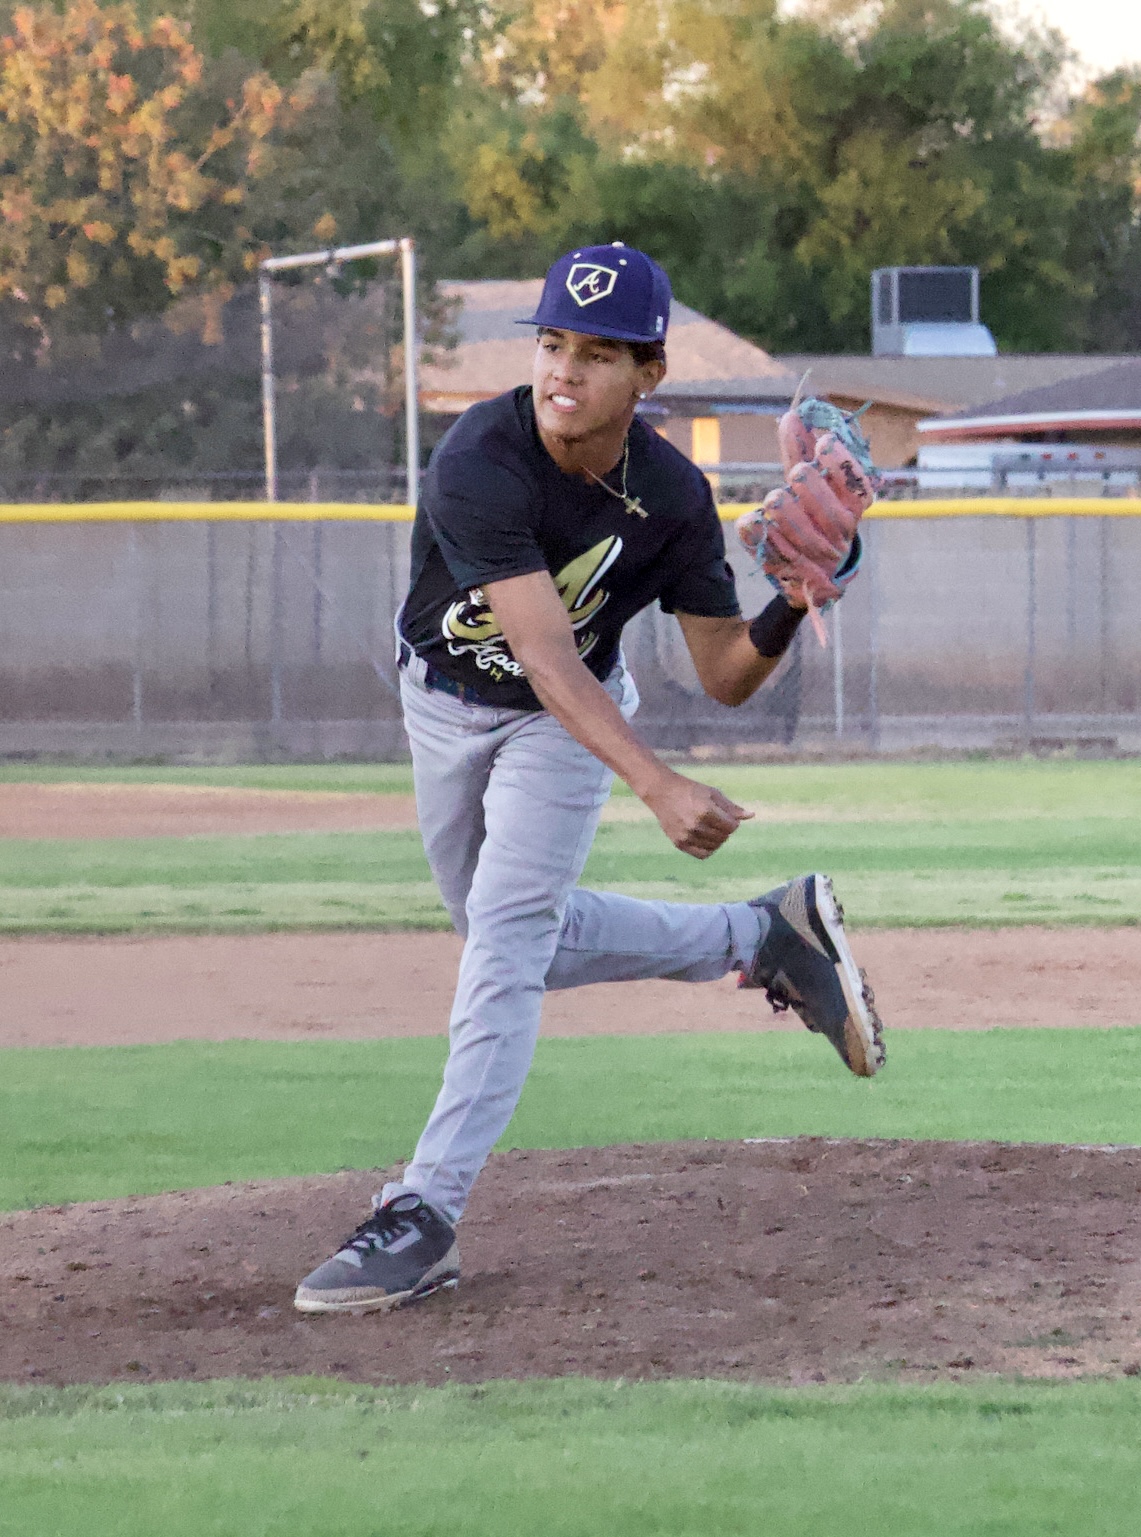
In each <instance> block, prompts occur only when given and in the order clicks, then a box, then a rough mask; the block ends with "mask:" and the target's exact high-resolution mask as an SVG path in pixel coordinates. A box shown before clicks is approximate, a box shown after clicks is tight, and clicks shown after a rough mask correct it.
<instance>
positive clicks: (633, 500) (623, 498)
mask: <svg viewBox="0 0 1141 1537" xmlns="http://www.w3.org/2000/svg"><path fill="white" fill-rule="evenodd" d="M629 468H630V438H629V435H627V437H626V441H625V442H624V444H623V445H622V489H621V491H615V489H614V487H613V486H608V485H607V484H606V482H605V481H604V480H603V478H602V476H601V475H596V474H595V473H594V471H593V470H592V469H589V468H587V470H586V473H587V474H588V475H589V476H590V478H591V480H596V481H597V482H598V484H599V485H600V486H601V487H602V489H603V490H604V491H609V493H610V495H611V496H616V497H617V498H618V500H619V501H620V502H621V503H622V505H623V507H625V509H626V511H627V512H628V513H629V514H630V516H631V517H638V518H648V517H649V516H650V514H649V513H648V512H647V511H646V509H645V508H644V507H643V506H642V498H641V497H640V496H631V495H630V493H629V491H628V490H627V488H626V472H627V470H629Z"/></svg>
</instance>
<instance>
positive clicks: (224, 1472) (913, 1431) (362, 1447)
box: [0, 1379, 1141, 1537]
mask: <svg viewBox="0 0 1141 1537" xmlns="http://www.w3.org/2000/svg"><path fill="white" fill-rule="evenodd" d="M0 1421H2V1422H3V1429H2V1433H0V1533H3V1534H5V1537H7V1534H12V1537H17V1534H18V1537H56V1534H62V1533H71V1532H77V1531H82V1532H83V1534H84V1537H154V1534H155V1533H158V1532H161V1533H163V1534H164V1537H206V1534H216V1537H344V1534H345V1533H350V1532H351V1533H354V1534H357V1537H439V1534H442V1533H456V1534H462V1537H538V1534H542V1537H599V1534H603V1533H614V1534H620V1537H758V1534H768V1533H772V1534H774V1537H832V1534H834V1533H836V1532H844V1533H847V1534H851V1537H1043V1534H1049V1533H1061V1534H1065V1537H1073V1534H1078V1533H1080V1534H1081V1537H1131V1534H1132V1533H1134V1532H1135V1531H1136V1530H1137V1490H1138V1487H1139V1483H1141V1388H1139V1387H1138V1385H1137V1384H1136V1383H1134V1382H1131V1381H1128V1380H1125V1381H1116V1382H1088V1383H1077V1384H1065V1385H1051V1384H1033V1385H1031V1384H1008V1383H1000V1382H983V1383H971V1384H970V1385H966V1384H963V1385H947V1386H940V1387H913V1386H906V1387H904V1386H898V1385H895V1384H891V1383H865V1384H859V1385H857V1386H855V1387H849V1388H841V1387H829V1388H811V1389H799V1390H794V1389H780V1388H770V1387H761V1386H744V1385H740V1386H739V1385H736V1384H733V1385H730V1384H727V1383H716V1382H671V1383H633V1384H625V1385H624V1384H622V1383H596V1382H586V1381H582V1380H579V1379H566V1380H561V1381H558V1382H545V1381H540V1382H532V1383H504V1382H499V1383H489V1384H487V1385H484V1386H480V1387H460V1386H456V1387H450V1388H441V1389H425V1388H420V1389H407V1388H389V1387H385V1388H361V1387H352V1386H346V1385H345V1384H342V1383H335V1382H328V1381H318V1380H306V1379H301V1380H293V1381H285V1382H261V1383H234V1382H217V1383H205V1384H184V1383H178V1384H167V1385H162V1386H157V1387H142V1386H140V1387H133V1386H132V1387H122V1388H118V1387H117V1388H106V1389H101V1390H93V1389H89V1388H78V1389H62V1390H45V1389H28V1388H21V1389H7V1390H3V1389H0Z"/></svg>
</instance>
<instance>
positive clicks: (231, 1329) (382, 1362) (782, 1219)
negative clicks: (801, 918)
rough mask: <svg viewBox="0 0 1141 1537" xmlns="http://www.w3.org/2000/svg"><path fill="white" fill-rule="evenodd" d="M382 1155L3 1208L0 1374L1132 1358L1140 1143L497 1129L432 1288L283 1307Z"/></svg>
mask: <svg viewBox="0 0 1141 1537" xmlns="http://www.w3.org/2000/svg"><path fill="white" fill-rule="evenodd" d="M380 1178H381V1176H380V1175H379V1174H343V1175H332V1176H327V1177H323V1178H314V1179H302V1180H291V1181H284V1182H280V1183H273V1184H269V1183H261V1184H251V1185H238V1186H232V1187H231V1186H227V1187H225V1188H222V1189H215V1190H202V1191H192V1192H189V1193H186V1194H181V1195H164V1196H157V1197H153V1198H150V1199H146V1200H141V1199H138V1200H132V1201H126V1202H115V1203H101V1204H93V1205H82V1206H73V1207H68V1208H59V1209H41V1210H38V1211H33V1212H19V1213H15V1214H12V1215H9V1216H5V1217H2V1218H0V1256H2V1258H0V1379H7V1380H16V1381H28V1380H29V1379H38V1380H41V1381H46V1382H52V1383H64V1382H107V1381H115V1380H134V1381H138V1380H139V1379H140V1378H142V1379H147V1378H154V1379H159V1378H188V1377H202V1378H207V1377H225V1376H262V1375H267V1374H273V1373H287V1372H289V1373H292V1372H302V1373H309V1372H315V1373H320V1374H322V1375H325V1374H329V1375H334V1376H340V1377H344V1378H347V1379H350V1380H352V1381H358V1382H359V1381H364V1382H429V1383H442V1382H447V1381H452V1382H455V1381H461V1382H475V1381H479V1380H482V1379H486V1378H492V1377H532V1376H548V1375H550V1376H561V1375H564V1374H569V1373H576V1374H577V1373H584V1374H587V1375H590V1376H598V1377H619V1376H621V1377H626V1378H645V1377H667V1376H685V1377H703V1376H713V1377H728V1378H734V1377H739V1378H742V1379H746V1378H753V1379H766V1380H770V1381H778V1382H793V1383H801V1382H808V1381H822V1380H837V1379H840V1380H849V1379H852V1378H855V1377H857V1376H860V1375H862V1374H871V1375H875V1376H879V1375H884V1374H887V1375H900V1376H903V1377H905V1378H910V1379H917V1380H926V1379H932V1378H938V1377H946V1376H948V1375H951V1376H954V1375H958V1374H966V1373H979V1372H1008V1373H1018V1374H1021V1375H1024V1376H1031V1377H1039V1376H1049V1377H1068V1376H1073V1375H1078V1374H1082V1373H1090V1372H1108V1373H1112V1374H1117V1373H1122V1372H1124V1373H1127V1374H1129V1375H1135V1374H1136V1373H1137V1372H1138V1371H1141V1333H1139V1331H1141V1259H1139V1257H1138V1256H1139V1255H1141V1202H1139V1201H1138V1193H1139V1187H1141V1151H1138V1150H1136V1149H1133V1150H1129V1151H1119V1152H1110V1151H1096V1150H1089V1149H1080V1148H1059V1147H1042V1146H1037V1147H1009V1146H998V1145H993V1144H972V1145H954V1144H946V1143H944V1144H940V1143H911V1144H906V1143H898V1144H893V1143H852V1142H847V1143H829V1142H824V1141H821V1140H818V1139H802V1140H797V1141H793V1142H787V1143H779V1142H778V1143H772V1142H766V1143H759V1144H748V1143H689V1144H678V1145H673V1146H654V1147H619V1148H598V1149H590V1150H586V1151H576V1152H530V1153H508V1154H504V1155H502V1156H499V1157H496V1158H494V1159H493V1160H492V1162H491V1163H490V1165H489V1166H488V1168H487V1170H486V1172H485V1174H484V1176H483V1178H482V1179H481V1180H480V1182H479V1185H478V1186H477V1188H476V1192H475V1195H474V1198H473V1201H472V1205H471V1207H470V1209H469V1213H468V1215H467V1217H466V1218H465V1219H464V1222H463V1225H462V1230H461V1246H462V1249H463V1257H464V1258H463V1263H464V1279H463V1280H462V1282H461V1284H460V1287H459V1289H458V1290H457V1291H456V1292H454V1293H449V1294H443V1295H440V1296H438V1297H435V1298H433V1299H431V1300H430V1301H428V1302H426V1303H424V1304H423V1305H421V1306H420V1307H417V1308H413V1309H410V1310H408V1311H405V1312H401V1313H396V1314H369V1315H365V1316H362V1317H335V1318H302V1317H300V1316H299V1315H298V1314H297V1313H296V1312H294V1310H293V1307H292V1296H293V1289H294V1287H295V1285H296V1283H297V1281H298V1279H299V1278H300V1277H301V1276H302V1275H303V1274H304V1273H305V1272H306V1271H307V1270H308V1269H309V1268H310V1267H311V1266H312V1265H314V1264H316V1263H318V1262H319V1261H320V1260H322V1259H323V1258H325V1257H326V1256H327V1255H328V1253H329V1252H330V1250H331V1248H332V1247H333V1246H334V1245H335V1243H336V1242H337V1241H338V1240H339V1239H340V1238H341V1237H342V1236H343V1235H344V1233H346V1232H347V1231H349V1230H350V1229H351V1228H352V1227H353V1226H355V1224H356V1223H357V1221H358V1220H359V1219H360V1216H361V1213H362V1211H363V1210H366V1209H367V1200H368V1196H369V1192H370V1191H372V1190H374V1189H375V1188H376V1187H377V1185H378V1183H379V1181H380Z"/></svg>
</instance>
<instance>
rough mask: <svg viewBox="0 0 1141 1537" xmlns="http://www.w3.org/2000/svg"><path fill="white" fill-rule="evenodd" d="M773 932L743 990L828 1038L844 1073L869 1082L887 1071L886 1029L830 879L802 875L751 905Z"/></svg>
mask: <svg viewBox="0 0 1141 1537" xmlns="http://www.w3.org/2000/svg"><path fill="white" fill-rule="evenodd" d="M749 906H750V907H755V908H757V909H758V910H760V911H763V912H765V913H767V914H768V917H769V930H768V933H767V934H766V935H765V937H764V939H763V940H762V941H761V943H760V945H758V947H757V952H756V954H755V955H754V957H753V960H752V964H751V965H750V966H749V969H748V970H747V971H744V972H742V974H741V978H740V981H739V982H738V984H737V985H738V987H745V988H752V987H756V988H764V990H765V996H766V997H767V998H768V1000H769V1002H770V1003H771V1004H772V1006H773V1008H774V1009H775V1010H776V1011H777V1012H778V1013H780V1012H782V1011H783V1010H784V1009H792V1010H793V1011H794V1013H796V1014H798V1015H799V1016H800V1018H801V1019H802V1020H803V1021H804V1023H805V1025H807V1027H808V1028H809V1030H812V1031H814V1032H816V1033H817V1034H819V1035H825V1036H827V1037H828V1039H829V1040H830V1041H831V1042H832V1044H833V1046H835V1048H836V1050H837V1051H838V1052H839V1054H840V1058H841V1060H842V1061H843V1063H844V1065H845V1066H846V1067H847V1068H848V1069H849V1070H850V1071H851V1072H853V1073H855V1074H856V1076H857V1077H859V1078H872V1077H874V1076H875V1074H876V1073H878V1072H879V1070H880V1068H881V1067H882V1066H883V1064H884V1060H885V1057H886V1053H885V1051H884V1045H883V1023H882V1021H881V1019H880V1017H879V1015H878V1013H877V1012H876V1007H875V994H874V993H873V992H872V988H871V984H870V983H869V982H868V979H867V974H866V972H864V971H863V970H861V968H860V967H858V966H857V965H856V961H855V957H854V956H853V955H852V951H851V949H850V947H849V945H848V940H847V936H846V935H845V933H844V910H843V908H842V907H841V906H840V904H839V902H837V900H836V897H835V893H834V892H833V890H832V882H831V881H830V880H829V879H828V877H827V876H826V875H802V876H800V877H799V878H798V879H797V880H795V881H789V882H788V884H787V885H785V886H778V887H777V889H776V890H775V891H769V892H766V893H765V895H764V896H762V897H756V898H755V899H754V900H753V901H752V902H750V904H749Z"/></svg>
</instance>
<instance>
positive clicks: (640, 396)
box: [638, 390, 646, 400]
mask: <svg viewBox="0 0 1141 1537" xmlns="http://www.w3.org/2000/svg"><path fill="white" fill-rule="evenodd" d="M645 398H646V392H645V390H639V392H638V399H639V400H645Z"/></svg>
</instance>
